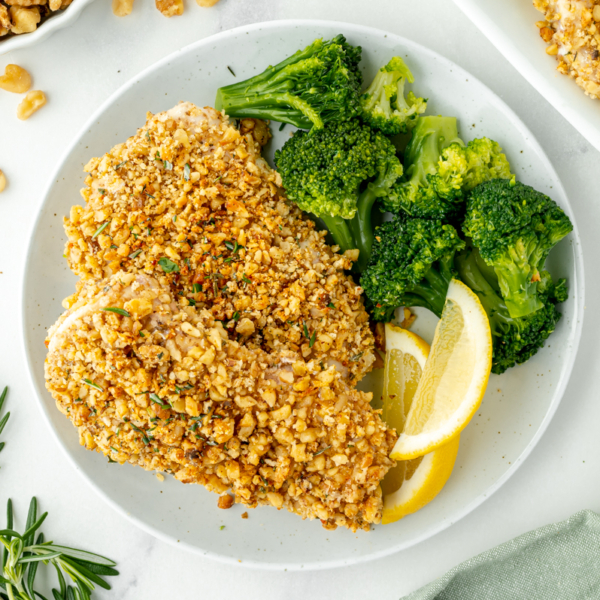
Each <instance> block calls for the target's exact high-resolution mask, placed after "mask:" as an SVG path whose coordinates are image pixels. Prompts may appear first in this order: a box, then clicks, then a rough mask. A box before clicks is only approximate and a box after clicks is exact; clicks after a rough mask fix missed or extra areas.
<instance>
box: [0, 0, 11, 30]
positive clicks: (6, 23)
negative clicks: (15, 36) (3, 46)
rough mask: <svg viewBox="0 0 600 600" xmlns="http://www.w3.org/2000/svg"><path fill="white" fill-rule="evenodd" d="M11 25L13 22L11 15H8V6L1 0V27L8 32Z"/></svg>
mask: <svg viewBox="0 0 600 600" xmlns="http://www.w3.org/2000/svg"><path fill="white" fill-rule="evenodd" d="M11 26H12V22H11V20H10V17H9V16H8V8H6V6H4V4H2V3H1V2H0V29H2V30H4V31H6V33H8V32H9V31H10V28H11ZM4 35H6V34H4Z"/></svg>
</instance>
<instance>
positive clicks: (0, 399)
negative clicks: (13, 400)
mask: <svg viewBox="0 0 600 600" xmlns="http://www.w3.org/2000/svg"><path fill="white" fill-rule="evenodd" d="M6 394H8V386H6V387H5V388H4V389H3V390H2V394H0V416H1V415H2V406H3V405H4V401H5V400H6ZM9 417H10V413H9V412H7V413H6V414H5V415H4V417H2V418H0V433H2V430H3V429H4V427H5V426H6V423H8V418H9ZM2 448H4V442H0V452H2Z"/></svg>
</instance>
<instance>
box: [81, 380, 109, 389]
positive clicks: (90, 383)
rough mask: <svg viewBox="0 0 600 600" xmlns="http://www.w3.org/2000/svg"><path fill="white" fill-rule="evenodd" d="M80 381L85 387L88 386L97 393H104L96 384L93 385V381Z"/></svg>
mask: <svg viewBox="0 0 600 600" xmlns="http://www.w3.org/2000/svg"><path fill="white" fill-rule="evenodd" d="M82 381H83V383H85V385H89V386H90V387H91V388H94V389H95V390H98V391H99V392H103V391H104V390H103V389H102V388H101V387H100V386H99V385H98V384H97V383H94V382H93V381H90V380H89V379H82Z"/></svg>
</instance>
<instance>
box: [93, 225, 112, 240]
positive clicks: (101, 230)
mask: <svg viewBox="0 0 600 600" xmlns="http://www.w3.org/2000/svg"><path fill="white" fill-rule="evenodd" d="M109 223H110V221H106V223H102V225H100V227H98V229H96V232H95V233H94V235H93V236H92V239H95V238H97V237H98V236H99V235H100V234H101V233H102V232H103V231H104V230H105V229H106V228H107V227H108V224H109Z"/></svg>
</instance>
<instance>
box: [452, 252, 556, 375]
mask: <svg viewBox="0 0 600 600" xmlns="http://www.w3.org/2000/svg"><path fill="white" fill-rule="evenodd" d="M455 265H456V268H457V270H458V275H459V277H460V279H461V280H462V281H463V282H464V283H466V284H467V285H468V286H469V287H470V288H471V289H472V290H473V291H474V292H475V293H476V294H477V296H478V297H479V300H480V301H481V304H482V305H483V308H484V309H485V311H486V313H487V315H488V318H489V320H490V329H491V331H492V340H493V344H494V351H493V357H492V373H496V374H501V373H504V371H506V370H507V369H509V368H511V367H514V366H515V365H516V364H522V363H524V362H526V361H528V360H529V359H530V358H531V357H532V356H533V355H534V354H536V353H537V352H538V350H539V349H540V348H543V346H544V343H545V341H546V340H547V339H548V337H549V336H550V334H551V333H552V332H553V331H554V329H555V328H556V324H557V323H558V321H559V319H560V316H561V315H560V312H559V311H558V309H557V308H556V305H557V304H558V303H560V302H564V301H565V300H566V299H567V288H566V281H565V280H564V279H560V280H559V281H558V282H557V284H556V285H555V284H553V283H552V278H551V277H550V274H549V273H548V272H547V271H544V272H543V273H542V275H541V281H540V287H541V290H540V293H539V297H540V299H541V300H542V303H543V306H542V307H541V309H540V310H537V311H536V312H534V313H532V314H530V315H527V316H525V317H520V318H513V317H511V316H510V314H509V312H508V308H507V306H506V303H505V302H504V300H503V298H502V296H501V295H500V292H499V285H498V280H497V278H496V276H495V272H494V271H493V270H492V269H490V268H489V267H488V266H487V265H486V263H485V261H484V260H483V259H482V258H481V255H480V254H479V252H478V250H477V249H476V248H472V247H468V248H467V249H465V250H463V251H462V252H459V253H458V254H457V255H456V258H455Z"/></svg>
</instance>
